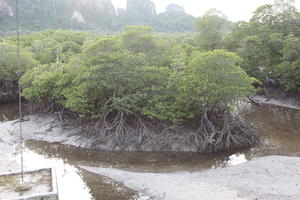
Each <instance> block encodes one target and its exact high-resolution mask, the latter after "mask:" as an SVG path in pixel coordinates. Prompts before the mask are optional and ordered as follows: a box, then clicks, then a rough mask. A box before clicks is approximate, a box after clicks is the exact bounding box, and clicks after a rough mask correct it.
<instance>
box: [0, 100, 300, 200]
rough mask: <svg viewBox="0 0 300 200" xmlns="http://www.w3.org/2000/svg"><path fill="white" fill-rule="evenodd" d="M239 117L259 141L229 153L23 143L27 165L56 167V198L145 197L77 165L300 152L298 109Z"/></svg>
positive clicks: (191, 166) (195, 164)
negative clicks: (143, 150) (139, 150)
mask: <svg viewBox="0 0 300 200" xmlns="http://www.w3.org/2000/svg"><path fill="white" fill-rule="evenodd" d="M15 113H16V112H15V109H14V108H13V105H6V106H0V116H1V115H2V114H5V115H6V116H14V114H15ZM243 117H244V118H245V119H246V120H247V121H248V122H249V123H250V124H251V125H252V126H253V127H255V129H256V130H257V133H258V135H259V136H260V138H261V141H262V144H261V145H259V146H257V147H253V148H251V149H246V150H241V151H235V152H230V153H219V154H210V155H201V154H196V153H126V152H105V151H95V150H85V149H81V148H76V147H71V146H67V145H61V144H49V143H47V142H41V141H33V140H32V141H28V142H26V148H27V149H26V151H25V165H26V166H27V167H30V168H38V167H49V166H50V167H54V168H56V170H57V176H58V183H59V192H60V200H71V199H74V200H75V199H80V200H133V199H136V200H142V199H143V200H144V199H149V198H148V197H143V196H141V195H139V194H137V193H136V192H134V191H132V190H130V189H128V188H125V187H124V186H122V185H121V184H119V183H116V182H114V181H112V180H109V179H108V178H105V177H102V176H99V175H94V174H91V173H88V172H86V171H84V170H81V169H80V168H79V166H81V165H86V166H96V167H108V168H118V169H123V170H129V171H135V172H154V173H156V172H177V171H200V170H205V169H211V168H219V167H226V166H231V165H236V164H240V163H244V162H247V161H249V160H251V159H253V158H257V157H261V156H266V155H285V156H300V110H294V109H288V108H280V107H252V108H251V109H249V110H247V112H246V111H245V112H244V114H243ZM12 118H13V117H11V118H8V119H9V120H10V119H12ZM0 119H1V118H0Z"/></svg>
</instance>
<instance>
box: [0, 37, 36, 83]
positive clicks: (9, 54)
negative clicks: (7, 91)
mask: <svg viewBox="0 0 300 200" xmlns="http://www.w3.org/2000/svg"><path fill="white" fill-rule="evenodd" d="M35 65H36V62H35V61H34V59H33V55H32V54H31V53H30V52H29V51H28V50H27V49H24V48H21V49H20V59H18V55H17V47H16V46H15V45H14V44H11V43H9V42H6V41H4V42H1V43H0V81H16V80H18V73H20V74H23V73H24V72H25V71H26V70H28V69H30V68H32V67H34V66H35Z"/></svg>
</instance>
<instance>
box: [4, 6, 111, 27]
mask: <svg viewBox="0 0 300 200" xmlns="http://www.w3.org/2000/svg"><path fill="white" fill-rule="evenodd" d="M19 2H20V6H19V7H20V25H21V28H23V29H26V30H27V29H28V30H42V29H47V28H64V29H72V28H74V29H90V28H92V29H95V28H96V27H97V28H99V29H106V28H109V26H110V24H111V23H112V20H113V19H114V18H115V17H116V12H115V8H114V6H113V4H112V2H111V1H110V0H21V1H19ZM15 7H16V5H15V1H14V0H0V13H1V14H0V26H2V27H3V28H6V29H7V30H9V29H10V28H11V24H12V23H13V20H14V15H15V13H14V12H15Z"/></svg>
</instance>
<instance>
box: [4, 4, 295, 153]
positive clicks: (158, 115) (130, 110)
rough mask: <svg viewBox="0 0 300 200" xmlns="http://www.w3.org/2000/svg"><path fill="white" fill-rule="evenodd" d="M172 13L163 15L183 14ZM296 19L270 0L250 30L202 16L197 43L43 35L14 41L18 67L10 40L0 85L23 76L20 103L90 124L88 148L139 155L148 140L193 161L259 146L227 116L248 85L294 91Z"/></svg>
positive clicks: (150, 35)
mask: <svg viewBox="0 0 300 200" xmlns="http://www.w3.org/2000/svg"><path fill="white" fill-rule="evenodd" d="M175 8H176V10H177V11H174V10H173V11H168V12H170V13H172V12H174V13H176V12H177V13H179V12H182V8H178V7H175ZM175 8H173V9H175ZM148 14H149V13H148ZM299 20H300V14H299V12H298V11H297V10H296V9H295V8H294V6H293V5H292V3H286V2H285V1H276V2H275V4H272V5H265V6H262V7H260V8H258V9H257V10H256V11H255V13H254V15H253V18H252V19H251V20H250V22H238V23H232V22H230V21H228V20H227V18H226V16H224V15H223V14H222V13H220V12H219V11H217V10H210V11H208V12H207V13H206V14H204V15H203V16H202V17H200V18H198V19H197V21H196V30H197V35H193V34H157V33H156V32H155V30H154V29H153V28H151V27H147V26H126V27H124V29H123V31H122V32H121V33H120V34H115V35H96V34H91V33H86V32H80V31H63V30H56V31H54V30H47V31H43V32H39V33H35V34H31V35H25V36H22V37H21V47H22V48H21V59H20V60H21V61H20V63H18V65H17V64H15V63H16V62H17V60H16V58H17V57H16V53H15V52H16V46H15V45H16V40H15V38H13V37H8V38H6V40H5V41H4V43H3V44H2V47H3V48H4V49H5V50H4V51H3V52H2V53H3V55H4V57H3V58H5V59H3V60H2V63H4V64H2V65H1V66H2V68H1V66H0V70H1V76H0V81H1V80H5V81H7V80H8V81H11V82H14V81H16V80H17V78H18V76H17V75H16V74H17V72H18V73H19V72H21V73H24V72H25V74H24V75H23V76H22V78H21V83H22V86H23V93H22V95H23V96H24V97H25V98H26V99H27V100H29V101H32V102H35V103H38V104H43V105H47V111H49V110H54V109H57V108H59V111H60V112H61V113H72V114H73V116H76V117H78V118H80V119H85V120H88V121H89V122H92V125H89V126H87V127H86V128H87V130H86V131H87V132H89V133H94V134H95V135H93V136H95V138H96V139H95V140H96V141H95V142H97V141H98V142H101V143H103V142H106V143H114V144H117V145H119V146H122V145H126V144H127V146H128V145H133V146H136V147H137V148H138V146H140V145H146V144H147V141H154V140H155V141H156V143H157V145H158V146H159V145H160V146H161V147H166V146H167V147H169V148H167V149H170V148H171V147H170V146H172V144H173V143H176V144H184V145H188V146H194V147H195V148H197V150H198V151H201V152H216V151H223V150H229V149H232V148H240V147H245V146H249V145H251V144H254V143H255V142H257V137H256V136H255V134H254V133H253V131H252V130H251V129H249V128H248V127H247V126H246V125H245V123H244V122H243V121H242V120H241V119H239V118H238V116H235V115H233V113H232V110H233V109H234V108H235V107H236V105H237V103H238V102H239V101H240V100H243V99H245V98H247V97H248V96H249V95H251V94H253V93H254V92H255V89H254V87H253V86H252V85H255V86H256V87H259V86H263V85H266V84H267V83H268V80H276V81H277V82H279V83H280V84H281V85H282V86H283V87H284V89H285V90H286V91H291V92H297V91H298V92H299V91H300V79H299V78H300V67H299V66H300V53H299V52H300V49H299V48H300V25H299ZM7 69H10V70H7ZM20 69H22V70H20ZM2 72H3V73H2Z"/></svg>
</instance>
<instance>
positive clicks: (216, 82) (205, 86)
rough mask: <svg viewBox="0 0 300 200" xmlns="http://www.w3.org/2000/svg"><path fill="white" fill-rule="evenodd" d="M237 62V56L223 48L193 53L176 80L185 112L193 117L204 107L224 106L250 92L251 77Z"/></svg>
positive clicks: (238, 58)
mask: <svg viewBox="0 0 300 200" xmlns="http://www.w3.org/2000/svg"><path fill="white" fill-rule="evenodd" d="M240 62H241V58H240V57H238V56H237V55H236V54H234V53H229V52H226V51H224V50H215V51H209V52H204V53H195V54H194V55H193V57H192V59H191V62H190V64H189V66H188V69H187V72H186V75H185V76H183V78H182V79H181V81H180V84H179V95H178V96H177V99H178V101H179V102H181V104H182V105H185V106H184V107H185V109H186V110H185V112H184V113H186V114H188V116H189V117H194V116H196V115H197V114H199V112H201V111H202V110H204V109H213V108H218V107H227V106H228V105H229V104H231V103H234V101H236V100H237V99H241V98H243V97H246V96H247V95H249V94H250V93H251V92H252V91H253V88H252V86H251V83H252V80H251V78H250V77H248V76H247V74H246V73H245V72H244V71H243V70H242V69H241V68H240V67H239V63H240Z"/></svg>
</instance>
